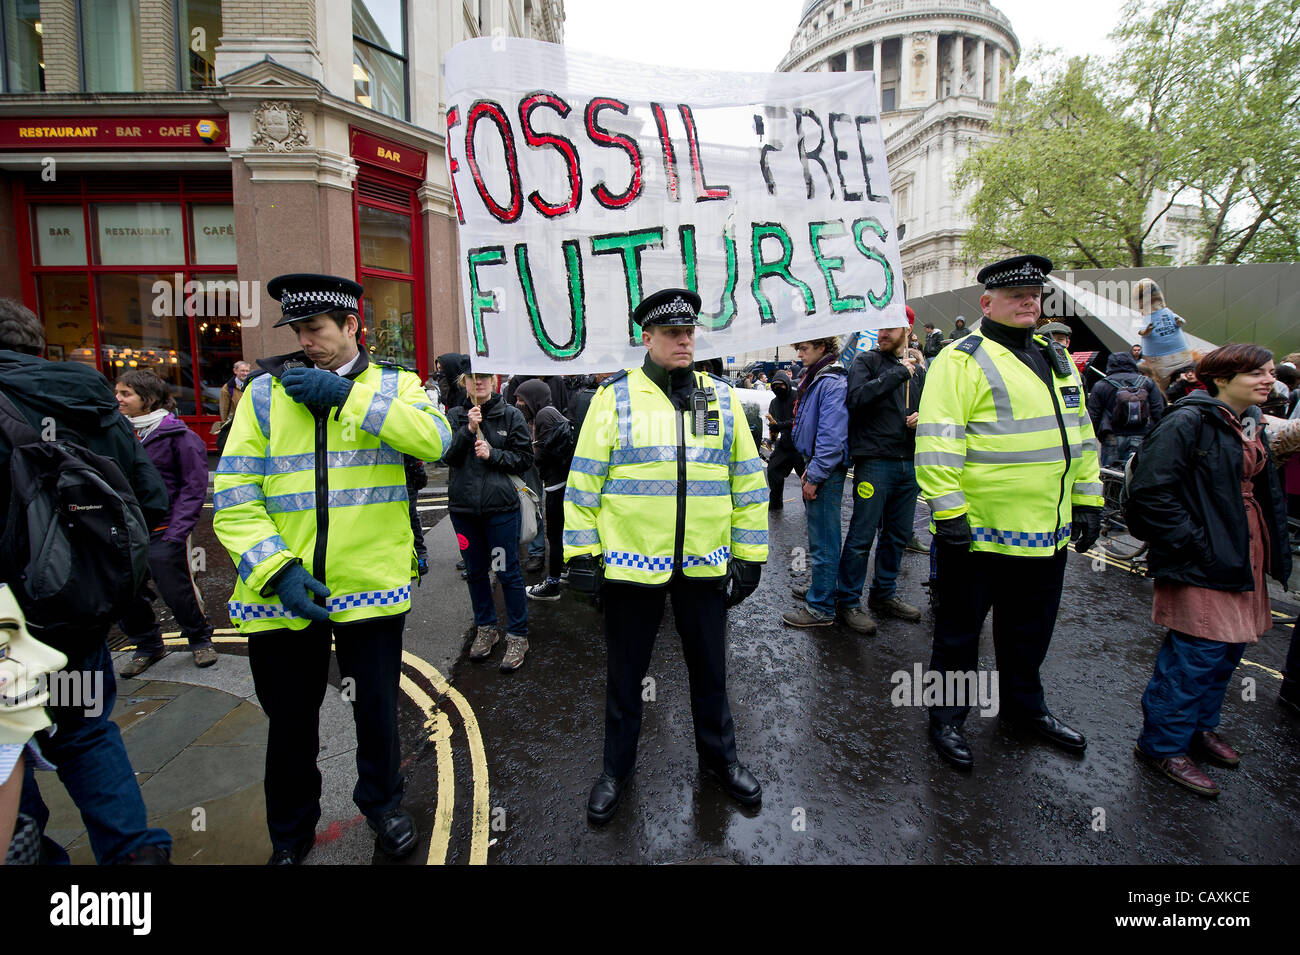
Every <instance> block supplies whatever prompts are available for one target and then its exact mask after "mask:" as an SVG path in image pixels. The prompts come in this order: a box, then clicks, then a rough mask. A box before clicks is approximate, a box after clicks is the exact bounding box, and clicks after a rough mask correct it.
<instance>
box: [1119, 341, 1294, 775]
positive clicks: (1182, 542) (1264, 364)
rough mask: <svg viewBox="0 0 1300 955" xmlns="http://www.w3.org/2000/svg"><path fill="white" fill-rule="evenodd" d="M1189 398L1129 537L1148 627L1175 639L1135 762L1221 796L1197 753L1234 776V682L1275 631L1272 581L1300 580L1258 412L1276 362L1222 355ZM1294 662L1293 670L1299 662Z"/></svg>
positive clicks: (1150, 450)
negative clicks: (1144, 548)
mask: <svg viewBox="0 0 1300 955" xmlns="http://www.w3.org/2000/svg"><path fill="white" fill-rule="evenodd" d="M1196 377H1197V378H1198V379H1199V380H1200V381H1201V382H1203V383H1204V384H1205V393H1201V392H1195V393H1193V394H1191V395H1188V396H1187V397H1186V398H1184V399H1183V400H1182V401H1181V402H1179V404H1178V406H1177V407H1176V408H1173V409H1172V410H1171V411H1170V412H1169V415H1168V420H1167V421H1166V422H1164V424H1162V425H1161V427H1160V428H1158V429H1156V430H1155V431H1154V432H1153V433H1152V435H1151V436H1150V438H1148V440H1147V442H1146V444H1145V445H1144V446H1143V448H1142V449H1141V451H1139V452H1138V456H1137V459H1136V460H1135V461H1134V464H1133V474H1132V479H1131V481H1130V483H1129V501H1128V507H1127V511H1126V516H1127V520H1128V526H1129V529H1130V530H1131V531H1132V533H1134V534H1135V535H1137V536H1138V537H1140V538H1141V539H1142V540H1145V541H1147V542H1148V543H1149V544H1150V551H1149V552H1148V556H1147V562H1148V567H1149V568H1150V571H1149V572H1150V575H1151V576H1152V577H1154V578H1155V585H1154V597H1153V600H1152V608H1151V619H1152V621H1153V622H1154V623H1155V624H1157V625H1158V626H1161V627H1164V628H1166V629H1167V633H1166V634H1165V640H1164V644H1163V645H1162V646H1161V648H1160V653H1159V655H1158V656H1157V657H1156V665H1155V672H1154V673H1153V674H1152V677H1151V682H1150V683H1149V684H1148V685H1147V689H1146V692H1145V693H1144V694H1143V695H1142V712H1143V715H1144V720H1143V725H1142V733H1141V735H1140V736H1139V737H1138V741H1137V747H1136V751H1137V754H1138V756H1140V757H1143V758H1145V759H1146V760H1148V761H1149V762H1151V763H1152V764H1153V765H1154V766H1155V767H1156V768H1158V769H1159V770H1160V771H1161V772H1162V773H1164V774H1165V775H1166V776H1168V777H1169V778H1170V779H1172V780H1173V781H1174V782H1175V783H1177V784H1178V785H1180V786H1183V787H1185V788H1187V789H1190V790H1192V791H1193V792H1196V793H1199V794H1200V795H1202V796H1210V797H1213V796H1217V795H1218V793H1219V787H1218V785H1217V784H1216V783H1215V782H1214V780H1213V779H1211V778H1210V776H1209V775H1208V774H1206V773H1205V772H1204V771H1203V770H1202V769H1201V768H1200V767H1199V766H1197V765H1196V763H1195V762H1193V760H1192V758H1191V754H1192V753H1193V752H1196V753H1198V754H1199V755H1203V756H1204V757H1205V758H1207V759H1208V760H1209V761H1211V762H1213V763H1216V764H1218V765H1220V766H1228V767H1236V766H1237V765H1238V763H1239V761H1240V758H1239V756H1238V755H1237V752H1236V751H1235V750H1234V748H1233V747H1232V746H1231V745H1229V744H1228V743H1227V742H1226V741H1225V740H1224V739H1223V738H1222V737H1221V736H1220V735H1219V733H1218V727H1219V722H1220V710H1221V708H1222V706H1223V698H1224V694H1225V692H1226V690H1227V687H1228V682H1229V680H1230V679H1231V677H1232V674H1233V671H1234V670H1236V668H1237V664H1238V663H1239V662H1240V661H1241V655H1242V652H1243V651H1244V650H1245V649H1246V646H1247V645H1248V644H1252V643H1255V642H1257V641H1258V640H1259V636H1260V634H1262V633H1264V631H1266V630H1269V629H1271V628H1272V626H1273V620H1272V614H1271V612H1270V609H1271V605H1270V602H1269V596H1268V583H1267V581H1266V580H1265V575H1266V574H1268V575H1271V576H1272V577H1274V578H1275V579H1276V580H1278V581H1280V582H1281V583H1282V584H1283V585H1284V586H1285V584H1286V583H1287V580H1288V578H1289V577H1290V574H1291V549H1290V546H1289V541H1288V535H1287V522H1286V504H1285V501H1284V500H1283V495H1282V487H1281V484H1280V482H1279V480H1278V476H1277V471H1276V469H1275V468H1274V467H1272V459H1271V456H1270V454H1269V451H1268V448H1267V446H1266V445H1265V443H1264V440H1263V430H1262V429H1261V428H1260V427H1259V410H1258V408H1256V407H1255V405H1257V404H1258V403H1259V402H1261V401H1263V400H1264V399H1266V398H1267V397H1268V393H1269V390H1270V389H1271V387H1272V384H1273V355H1272V353H1271V352H1269V351H1268V350H1267V349H1264V348H1260V347H1259V346H1257V345H1225V346H1223V347H1222V348H1217V349H1215V350H1214V351H1212V352H1210V353H1209V354H1208V355H1206V356H1205V357H1204V358H1202V359H1201V360H1200V362H1198V363H1197V366H1196ZM1292 662H1294V661H1292Z"/></svg>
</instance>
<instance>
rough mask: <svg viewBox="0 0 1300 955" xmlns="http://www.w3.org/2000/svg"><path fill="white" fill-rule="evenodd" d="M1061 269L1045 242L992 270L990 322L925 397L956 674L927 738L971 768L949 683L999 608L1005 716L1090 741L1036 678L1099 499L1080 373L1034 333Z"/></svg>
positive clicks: (939, 589) (940, 597)
mask: <svg viewBox="0 0 1300 955" xmlns="http://www.w3.org/2000/svg"><path fill="white" fill-rule="evenodd" d="M1051 270H1052V263H1051V262H1050V261H1048V260H1047V259H1045V258H1043V257H1042V256H1040V255H1021V256H1016V257H1015V258H1011V259H1006V260H1004V261H1001V262H996V263H994V264H993V265H990V266H987V267H985V268H983V269H981V270H980V272H979V281H980V282H981V283H983V285H984V288H985V291H984V294H983V295H981V296H980V309H981V310H982V311H983V313H984V321H983V322H982V323H981V325H980V329H979V332H978V333H973V334H970V335H967V336H965V337H964V338H961V339H959V340H958V341H957V342H955V343H954V344H953V345H952V346H951V347H949V348H945V349H944V350H943V351H941V352H940V353H939V355H938V357H936V358H935V359H934V361H933V362H932V363H931V365H930V368H929V371H928V374H927V376H926V384H925V392H924V393H923V394H922V396H921V407H920V418H919V420H918V427H917V436H916V459H915V463H916V477H917V483H918V484H919V485H920V487H921V493H922V495H923V496H924V497H925V498H926V500H927V502H928V503H929V505H930V510H931V512H932V515H933V523H932V525H931V529H932V530H933V531H934V548H933V551H932V553H933V555H934V557H933V560H934V574H935V579H934V584H933V589H934V595H935V621H934V646H933V651H932V656H931V661H930V669H931V670H932V671H936V672H939V673H943V674H944V687H945V698H944V699H943V701H942V704H941V705H937V706H932V707H931V708H930V738H931V740H932V741H933V743H934V745H935V748H936V749H938V751H939V754H940V755H941V756H943V757H944V759H946V760H948V761H949V762H950V763H952V764H953V765H954V766H957V767H958V768H961V769H969V768H970V767H971V766H972V765H973V759H972V757H971V752H970V747H969V746H968V745H967V742H966V737H965V734H964V733H963V729H962V727H963V723H964V721H965V719H966V716H967V714H968V713H969V712H970V704H971V703H972V702H974V701H973V700H971V699H970V698H969V693H968V692H962V693H952V694H949V693H948V692H947V690H948V688H952V689H953V690H958V689H962V690H969V688H970V687H972V686H974V685H975V682H974V681H975V673H976V668H977V664H978V656H979V635H980V629H981V628H982V627H983V625H984V618H985V617H987V616H988V613H989V610H990V608H992V610H993V646H994V651H995V653H996V655H997V670H998V676H999V689H1000V693H999V697H1000V699H999V701H998V705H999V709H998V717H999V719H1002V720H1004V721H1006V722H1009V723H1012V724H1015V725H1018V726H1021V727H1025V728H1027V729H1028V730H1030V731H1032V732H1036V733H1037V734H1039V735H1041V736H1043V737H1045V738H1046V739H1048V740H1050V741H1051V742H1053V743H1055V744H1057V745H1058V746H1061V747H1063V748H1064V749H1066V750H1069V751H1072V752H1082V751H1083V749H1084V748H1085V746H1086V745H1087V741H1086V740H1085V739H1084V737H1083V735H1082V734H1080V733H1079V732H1077V731H1076V730H1074V729H1071V728H1070V727H1069V726H1067V725H1066V724H1065V723H1063V722H1061V721H1060V720H1058V719H1057V718H1056V717H1054V716H1053V715H1052V714H1051V713H1050V712H1049V711H1048V709H1047V705H1046V703H1045V701H1044V699H1043V687H1042V684H1041V683H1040V682H1039V677H1038V669H1039V666H1040V665H1041V664H1042V662H1043V659H1044V657H1045V656H1046V655H1047V646H1048V643H1049V641H1050V640H1051V637H1052V628H1053V627H1054V626H1055V623H1056V611H1057V607H1058V605H1059V604H1060V600H1061V588H1062V584H1063V582H1064V578H1065V560H1066V549H1067V548H1068V546H1069V542H1070V541H1071V540H1073V541H1074V542H1075V550H1076V551H1078V552H1080V553H1082V552H1084V551H1086V550H1088V549H1089V548H1090V547H1092V545H1093V544H1094V543H1095V542H1096V540H1097V535H1098V533H1099V528H1100V523H1101V504H1102V497H1101V494H1102V488H1101V483H1100V482H1101V478H1100V474H1099V471H1098V463H1097V454H1098V445H1097V439H1096V438H1095V437H1094V435H1093V431H1092V423H1091V421H1090V420H1089V418H1088V413H1087V409H1086V407H1085V406H1084V402H1083V400H1082V398H1083V382H1082V381H1081V380H1080V379H1079V373H1078V371H1077V370H1076V369H1075V367H1074V363H1073V362H1072V361H1071V360H1070V358H1069V355H1068V354H1067V353H1066V351H1065V349H1064V348H1062V347H1061V346H1060V345H1059V344H1057V343H1055V342H1053V341H1051V340H1050V339H1048V338H1046V337H1044V336H1041V335H1035V334H1034V323H1035V322H1036V321H1037V319H1038V316H1039V314H1040V312H1041V307H1040V299H1041V297H1042V291H1043V288H1042V286H1043V280H1044V278H1045V277H1046V275H1047V274H1048V273H1049V272H1051ZM959 675H961V676H964V677H965V679H961V678H960V677H959ZM966 675H969V676H966Z"/></svg>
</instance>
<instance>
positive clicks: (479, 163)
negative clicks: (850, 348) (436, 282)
mask: <svg viewBox="0 0 1300 955" xmlns="http://www.w3.org/2000/svg"><path fill="white" fill-rule="evenodd" d="M446 80H447V161H448V172H449V175H450V177H451V186H452V192H453V200H454V204H455V208H456V215H457V219H458V220H459V236H460V260H459V264H460V270H461V287H462V290H463V296H464V301H463V304H464V310H465V322H466V328H467V332H468V336H469V341H470V353H471V357H472V359H473V363H474V367H475V368H476V369H479V370H483V371H488V372H500V373H522V374H577V373H583V372H592V371H612V370H615V369H618V368H626V367H630V366H632V365H638V364H640V363H641V359H642V355H643V353H644V351H643V348H642V345H641V329H640V328H639V327H638V326H637V325H636V323H635V321H634V320H633V317H632V316H633V311H634V310H635V308H636V306H637V305H638V304H639V303H640V301H641V299H642V298H643V297H644V296H645V295H648V294H650V293H651V292H654V291H656V290H658V289H661V288H668V287H679V288H689V289H692V290H695V291H698V292H699V294H700V295H701V297H702V298H703V300H704V306H703V314H702V315H701V320H702V322H703V327H702V328H700V329H699V331H698V333H697V338H696V355H697V356H698V357H699V358H710V357H715V356H721V355H724V354H736V353H738V352H746V351H753V350H756V349H759V348H767V347H772V346H775V345H780V344H790V343H793V342H797V341H805V340H808V339H812V338H820V337H823V336H828V335H836V334H844V333H848V332H854V331H860V330H862V329H872V328H883V327H890V326H898V325H903V324H906V319H905V317H904V314H903V295H902V292H903V289H902V268H901V264H900V260H899V254H898V239H897V235H896V231H895V224H894V218H893V210H892V208H891V205H890V199H889V197H890V185H889V171H888V169H887V168H886V166H885V148H884V140H883V138H882V135H881V129H880V116H879V107H878V100H877V95H876V84H875V76H874V74H872V73H869V72H868V73H771V74H769V73H723V72H709V71H703V70H680V69H667V68H662V67H657V66H650V65H645V64H639V63H630V62H623V61H619V60H614V59H608V58H604V57H598V56H594V55H587V54H581V53H575V52H573V51H569V50H566V49H564V48H563V47H560V46H556V45H553V44H547V43H539V42H535V41H531V40H518V39H513V38H502V37H495V38H480V39H476V40H469V41H466V42H464V43H460V44H458V45H457V46H455V47H453V48H452V50H451V51H450V52H449V54H448V56H447V60H446Z"/></svg>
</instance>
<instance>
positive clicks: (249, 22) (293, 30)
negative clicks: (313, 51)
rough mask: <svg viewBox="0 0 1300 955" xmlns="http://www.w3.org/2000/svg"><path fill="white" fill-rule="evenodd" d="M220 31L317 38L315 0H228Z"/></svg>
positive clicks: (224, 34)
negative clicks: (265, 0)
mask: <svg viewBox="0 0 1300 955" xmlns="http://www.w3.org/2000/svg"><path fill="white" fill-rule="evenodd" d="M221 32H222V35H223V36H226V37H231V38H233V37H307V38H309V39H311V40H312V41H315V39H316V4H315V2H314V0H278V2H276V3H275V4H274V5H269V4H266V3H264V2H263V0H226V2H225V3H223V4H222V5H221Z"/></svg>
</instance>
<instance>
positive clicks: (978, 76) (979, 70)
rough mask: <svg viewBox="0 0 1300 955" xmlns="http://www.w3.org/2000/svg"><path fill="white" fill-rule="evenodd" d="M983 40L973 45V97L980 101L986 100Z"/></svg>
mask: <svg viewBox="0 0 1300 955" xmlns="http://www.w3.org/2000/svg"><path fill="white" fill-rule="evenodd" d="M984 56H985V53H984V40H983V39H980V40H979V42H977V43H976V44H975V95H976V96H978V97H979V98H980V99H988V97H987V96H985V95H984Z"/></svg>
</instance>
